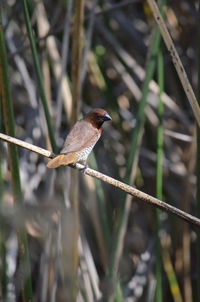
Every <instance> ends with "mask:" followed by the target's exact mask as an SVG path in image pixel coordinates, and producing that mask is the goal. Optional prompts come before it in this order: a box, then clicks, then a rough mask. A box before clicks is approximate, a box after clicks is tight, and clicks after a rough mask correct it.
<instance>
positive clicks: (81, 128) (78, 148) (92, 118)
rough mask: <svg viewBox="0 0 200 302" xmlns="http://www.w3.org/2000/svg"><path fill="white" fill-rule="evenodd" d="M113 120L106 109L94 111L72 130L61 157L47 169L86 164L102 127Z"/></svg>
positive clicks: (53, 161)
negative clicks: (79, 163)
mask: <svg viewBox="0 0 200 302" xmlns="http://www.w3.org/2000/svg"><path fill="white" fill-rule="evenodd" d="M109 120H111V117H110V115H109V114H108V113H107V112H106V111H105V110H104V109H99V108H98V109H93V110H91V111H90V112H89V113H88V114H87V115H86V116H85V117H84V118H83V119H81V120H79V121H77V122H76V123H75V125H74V126H73V127H72V129H71V130H70V132H69V134H68V136H67V138H66V140H65V143H64V146H63V148H62V150H61V152H60V154H59V155H57V156H56V157H54V158H53V159H51V160H50V161H49V162H48V164H47V167H48V168H57V167H60V166H66V165H69V164H74V163H77V162H84V163H85V162H86V161H87V158H88V155H89V154H90V152H91V151H92V149H93V147H94V145H95V144H96V142H97V141H98V139H99V138H100V136H101V133H102V125H103V123H104V122H105V121H109Z"/></svg>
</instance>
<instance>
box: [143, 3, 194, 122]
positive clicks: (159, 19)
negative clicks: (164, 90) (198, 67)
mask: <svg viewBox="0 0 200 302" xmlns="http://www.w3.org/2000/svg"><path fill="white" fill-rule="evenodd" d="M148 3H149V6H150V7H151V9H152V12H153V15H154V18H155V20H156V22H157V24H158V26H159V28H160V31H161V34H162V37H163V39H164V41H165V45H166V47H167V49H168V51H169V52H170V55H171V57H172V61H173V63H174V67H175V68H176V71H177V74H178V76H179V79H180V81H181V83H182V86H183V89H184V91H185V93H186V95H187V97H188V101H189V102H190V105H191V107H192V110H193V113H194V116H195V118H196V121H197V123H198V125H199V126H200V108H199V105H198V102H197V100H196V97H195V94H194V91H193V89H192V86H191V85H190V82H189V79H188V77H187V74H186V72H185V69H184V67H183V64H182V62H181V59H180V57H179V55H178V52H177V51H176V48H175V46H174V43H173V41H172V38H171V36H170V34H169V32H168V29H167V26H166V24H165V22H164V19H163V17H162V16H161V13H160V11H159V8H158V6H157V4H156V2H155V0H148Z"/></svg>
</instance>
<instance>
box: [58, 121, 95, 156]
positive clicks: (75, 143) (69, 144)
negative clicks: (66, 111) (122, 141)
mask: <svg viewBox="0 0 200 302" xmlns="http://www.w3.org/2000/svg"><path fill="white" fill-rule="evenodd" d="M100 134H101V129H100V130H99V129H97V128H95V127H93V125H92V124H91V123H89V122H87V121H84V120H80V121H77V122H76V124H75V125H74V126H73V127H72V129H71V131H70V132H69V134H68V136H67V138H66V140H65V143H64V146H63V148H62V150H61V152H60V153H62V154H65V153H68V152H77V151H81V150H83V149H85V148H88V147H90V146H92V145H95V143H96V142H97V141H98V139H99V137H100Z"/></svg>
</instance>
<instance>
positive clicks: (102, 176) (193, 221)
mask: <svg viewBox="0 0 200 302" xmlns="http://www.w3.org/2000/svg"><path fill="white" fill-rule="evenodd" d="M0 139H2V140H4V141H6V142H8V143H12V144H15V145H18V146H20V147H23V148H26V149H27V150H30V151H33V152H36V153H38V154H41V155H43V156H45V157H48V158H53V157H54V156H55V155H54V154H53V153H52V152H50V151H48V150H46V149H43V148H40V147H37V146H35V145H32V144H30V143H26V142H24V141H21V140H19V139H16V138H14V137H11V136H8V135H5V134H3V133H0ZM75 168H76V169H78V170H83V169H84V174H86V175H89V176H92V177H95V178H97V179H100V180H101V181H104V182H106V183H109V184H110V185H112V186H114V187H116V188H118V189H120V190H122V191H124V192H126V193H127V194H130V195H132V196H133V197H136V198H138V199H141V200H143V201H144V202H146V203H149V204H151V205H153V206H155V207H157V208H160V209H161V210H164V211H167V212H169V213H172V214H174V215H176V216H178V217H180V218H182V219H183V220H186V221H188V222H189V223H191V224H193V225H196V226H198V227H200V219H198V218H197V217H195V216H193V215H191V214H188V213H186V212H184V211H182V210H180V209H178V208H176V207H174V206H171V205H170V204H168V203H166V202H164V201H162V200H160V199H157V198H155V197H153V196H151V195H149V194H146V193H144V192H142V191H140V190H138V189H136V188H134V187H132V186H129V185H127V184H125V183H123V182H121V181H119V180H117V179H114V178H112V177H110V176H107V175H105V174H103V173H100V172H98V171H96V170H93V169H90V168H85V166H83V165H81V164H79V163H77V164H75Z"/></svg>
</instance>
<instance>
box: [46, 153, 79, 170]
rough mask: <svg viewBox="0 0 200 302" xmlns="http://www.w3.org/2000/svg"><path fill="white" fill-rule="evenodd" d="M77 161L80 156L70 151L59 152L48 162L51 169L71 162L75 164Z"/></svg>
mask: <svg viewBox="0 0 200 302" xmlns="http://www.w3.org/2000/svg"><path fill="white" fill-rule="evenodd" d="M77 161H78V157H77V155H76V154H75V153H73V152H70V153H67V154H59V155H57V156H56V157H54V158H53V159H51V160H50V161H49V162H48V164H47V168H50V169H51V168H58V167H60V166H66V165H69V164H73V163H75V162H77Z"/></svg>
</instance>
